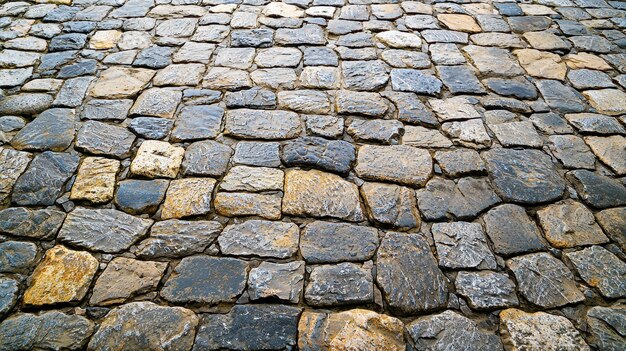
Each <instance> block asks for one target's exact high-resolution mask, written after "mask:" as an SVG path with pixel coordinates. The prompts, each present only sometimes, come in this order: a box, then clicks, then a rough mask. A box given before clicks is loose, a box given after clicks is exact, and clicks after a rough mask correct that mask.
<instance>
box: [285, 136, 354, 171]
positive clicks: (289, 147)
mask: <svg viewBox="0 0 626 351" xmlns="http://www.w3.org/2000/svg"><path fill="white" fill-rule="evenodd" d="M355 158H356V150H355V148H354V146H353V145H352V144H350V143H348V142H346V141H343V140H327V139H324V138H320V137H302V138H298V139H295V140H292V141H288V142H286V143H285V144H284V145H283V147H282V150H281V159H282V161H283V163H284V164H285V166H287V167H298V166H300V167H310V168H317V169H321V170H325V171H331V172H337V173H341V174H346V173H348V172H349V171H350V165H351V164H352V162H354V159H355Z"/></svg>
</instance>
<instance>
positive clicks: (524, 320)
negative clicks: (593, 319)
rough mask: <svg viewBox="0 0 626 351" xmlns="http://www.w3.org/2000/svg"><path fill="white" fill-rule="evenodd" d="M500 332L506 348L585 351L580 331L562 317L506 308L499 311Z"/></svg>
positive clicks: (586, 348)
mask: <svg viewBox="0 0 626 351" xmlns="http://www.w3.org/2000/svg"><path fill="white" fill-rule="evenodd" d="M500 336H501V337H502V341H503V342H504V345H506V348H507V350H528V351H557V350H577V351H588V350H589V346H588V345H587V344H586V343H585V341H584V340H583V338H582V337H581V335H580V333H579V332H578V331H577V330H576V328H574V326H573V325H572V322H570V321H569V320H568V319H567V318H565V317H560V316H555V315H552V314H548V313H544V312H536V313H526V312H524V311H521V310H518V309H515V308H509V309H507V310H504V311H502V312H500Z"/></svg>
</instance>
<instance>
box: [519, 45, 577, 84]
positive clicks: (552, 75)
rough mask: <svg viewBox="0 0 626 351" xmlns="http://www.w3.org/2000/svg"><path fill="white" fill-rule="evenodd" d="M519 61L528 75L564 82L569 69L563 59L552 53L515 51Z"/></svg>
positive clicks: (528, 50)
mask: <svg viewBox="0 0 626 351" xmlns="http://www.w3.org/2000/svg"><path fill="white" fill-rule="evenodd" d="M514 53H515V55H517V59H518V60H519V62H520V64H521V65H522V67H524V69H525V70H526V72H528V74H530V75H531V76H533V77H539V78H547V79H558V80H564V79H565V74H566V73H567V67H566V66H565V64H564V63H563V62H562V61H561V57H560V56H559V55H557V54H553V53H550V52H545V51H539V50H535V49H520V50H515V51H514Z"/></svg>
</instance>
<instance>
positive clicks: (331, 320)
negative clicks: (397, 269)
mask: <svg viewBox="0 0 626 351" xmlns="http://www.w3.org/2000/svg"><path fill="white" fill-rule="evenodd" d="M403 329H404V324H403V323H402V321H400V320H399V319H397V318H394V317H390V316H387V315H384V314H378V313H376V312H373V311H368V310H363V309H353V310H349V311H344V312H338V313H319V312H309V311H306V312H304V313H302V317H300V322H299V324H298V348H299V349H300V350H305V351H312V350H341V349H345V350H365V351H374V350H380V351H401V350H405V347H406V346H405V343H404V340H403V337H402V333H403Z"/></svg>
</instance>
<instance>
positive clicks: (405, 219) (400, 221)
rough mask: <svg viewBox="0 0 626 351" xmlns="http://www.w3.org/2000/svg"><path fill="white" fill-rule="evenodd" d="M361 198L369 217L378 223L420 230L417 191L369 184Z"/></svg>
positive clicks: (393, 185)
mask: <svg viewBox="0 0 626 351" xmlns="http://www.w3.org/2000/svg"><path fill="white" fill-rule="evenodd" d="M361 196H362V197H363V202H364V203H365V206H366V208H367V213H368V216H369V217H370V218H371V219H372V220H373V221H374V222H376V223H379V224H382V225H384V226H391V227H396V228H401V229H410V228H419V227H420V224H421V221H420V215H419V212H418V210H417V201H416V200H415V191H414V190H413V189H412V188H407V187H403V186H399V185H395V184H385V183H373V182H367V183H364V184H363V185H362V186H361Z"/></svg>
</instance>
